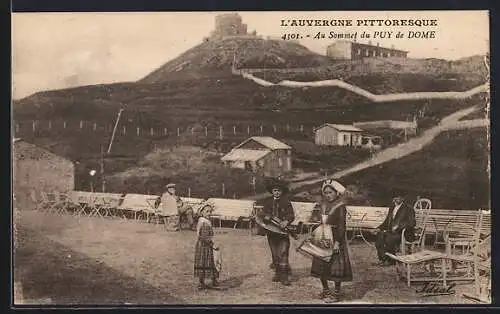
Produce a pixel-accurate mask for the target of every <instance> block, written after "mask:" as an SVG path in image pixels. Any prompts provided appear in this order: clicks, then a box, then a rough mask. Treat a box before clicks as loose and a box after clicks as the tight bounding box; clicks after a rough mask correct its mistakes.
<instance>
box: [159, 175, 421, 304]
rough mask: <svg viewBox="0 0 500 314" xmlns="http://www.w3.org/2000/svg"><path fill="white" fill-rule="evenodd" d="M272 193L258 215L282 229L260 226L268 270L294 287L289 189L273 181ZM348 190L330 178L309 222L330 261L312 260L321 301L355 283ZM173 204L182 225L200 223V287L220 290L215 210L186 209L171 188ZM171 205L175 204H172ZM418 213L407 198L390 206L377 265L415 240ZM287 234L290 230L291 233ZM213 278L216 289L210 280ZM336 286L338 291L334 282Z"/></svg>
mask: <svg viewBox="0 0 500 314" xmlns="http://www.w3.org/2000/svg"><path fill="white" fill-rule="evenodd" d="M267 190H268V191H269V192H270V194H271V195H272V197H271V198H269V199H267V200H266V201H265V202H264V203H263V206H262V208H261V210H260V211H259V212H258V213H257V217H258V218H259V221H262V222H264V226H265V224H266V223H269V224H271V222H272V223H273V224H274V225H275V226H277V227H278V228H279V229H280V230H281V231H276V230H275V229H273V228H260V229H261V230H260V231H261V233H260V234H262V235H265V236H266V237H267V240H268V245H269V248H270V251H271V264H270V265H269V267H270V268H271V269H272V270H273V271H274V274H273V277H272V279H271V280H272V281H273V282H280V283H281V284H283V285H285V286H289V285H290V284H291V267H290V262H289V255H290V245H291V242H290V236H291V234H292V233H291V232H288V231H289V230H291V228H290V227H291V223H292V222H293V221H294V220H295V214H294V210H293V207H292V203H291V201H290V198H289V196H288V192H289V189H288V186H287V184H286V183H285V182H284V181H282V180H280V179H271V180H269V181H268V184H267ZM345 192H346V188H345V187H344V186H343V185H342V184H341V183H339V182H338V181H335V180H326V181H324V182H323V184H322V186H321V195H322V199H321V201H320V202H319V203H318V204H317V205H316V206H315V208H314V209H313V211H312V213H311V218H310V222H316V223H317V224H315V227H314V228H313V230H312V231H311V233H310V234H309V235H308V236H307V237H306V240H308V241H310V242H311V243H312V245H313V246H316V247H318V248H319V249H320V250H323V251H326V252H329V253H328V255H327V257H326V258H325V257H324V256H322V257H320V256H311V257H312V263H311V271H310V275H311V276H312V277H315V278H318V279H319V280H320V282H321V286H322V291H321V293H320V296H319V297H320V298H321V299H328V300H329V301H331V302H337V301H339V298H340V292H341V285H342V282H348V281H352V279H353V270H352V266H351V260H350V254H349V246H348V241H347V234H346V232H347V224H346V222H347V209H346V204H345V200H344V197H343V196H344V193H345ZM163 201H165V204H167V206H173V204H174V202H175V204H176V206H175V208H176V210H177V212H178V214H179V222H178V224H177V225H178V226H179V227H180V221H181V219H182V217H186V219H187V220H188V223H189V222H191V225H194V223H195V222H196V228H193V229H194V230H196V234H197V241H196V246H195V261H194V275H195V277H197V278H198V279H199V289H207V288H217V287H218V286H219V281H218V278H219V274H220V270H221V261H220V252H219V248H218V246H217V245H216V244H215V241H214V231H213V227H212V224H211V222H210V220H209V217H210V216H211V214H212V211H213V206H210V204H204V205H202V206H200V207H199V209H198V211H197V213H194V212H193V210H192V208H190V207H187V206H184V205H183V204H182V201H180V198H179V197H178V196H176V195H175V185H172V184H169V185H167V192H166V193H165V194H164V195H163V196H162V203H163ZM169 204H170V205H169ZM414 227H415V211H414V209H413V208H412V207H409V206H408V205H407V204H406V203H405V201H404V198H403V197H400V196H397V197H395V198H394V199H393V203H392V204H391V206H390V207H389V211H388V213H387V216H386V217H385V220H384V221H383V223H382V224H381V225H380V226H379V227H378V229H377V231H378V232H377V234H376V240H375V247H376V249H377V256H378V262H376V263H374V264H375V265H378V266H389V265H392V264H393V261H391V260H390V259H389V258H388V257H387V255H386V254H385V253H393V254H394V253H395V252H396V251H397V249H398V247H399V245H400V242H401V237H402V231H403V230H405V232H404V234H405V237H406V240H408V241H413V240H414ZM287 230H288V231H287ZM206 279H211V283H212V284H211V285H210V286H209V285H207V284H206V282H205V280H206ZM332 281H333V283H334V287H333V290H332V289H331V288H330V286H329V282H332Z"/></svg>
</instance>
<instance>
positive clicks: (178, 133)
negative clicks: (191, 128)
mask: <svg viewBox="0 0 500 314" xmlns="http://www.w3.org/2000/svg"><path fill="white" fill-rule="evenodd" d="M180 135H181V130H180V129H179V128H177V136H180Z"/></svg>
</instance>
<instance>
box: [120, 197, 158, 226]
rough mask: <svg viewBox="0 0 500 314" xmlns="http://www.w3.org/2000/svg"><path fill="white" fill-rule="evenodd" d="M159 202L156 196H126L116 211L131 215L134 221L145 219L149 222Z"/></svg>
mask: <svg viewBox="0 0 500 314" xmlns="http://www.w3.org/2000/svg"><path fill="white" fill-rule="evenodd" d="M159 202H160V196H158V195H143V194H126V195H125V197H124V198H123V201H122V203H121V204H120V205H119V206H118V210H120V211H121V212H122V213H123V214H133V217H134V219H135V220H138V219H141V218H143V217H145V218H146V221H147V222H149V219H150V216H153V215H155V212H156V204H159Z"/></svg>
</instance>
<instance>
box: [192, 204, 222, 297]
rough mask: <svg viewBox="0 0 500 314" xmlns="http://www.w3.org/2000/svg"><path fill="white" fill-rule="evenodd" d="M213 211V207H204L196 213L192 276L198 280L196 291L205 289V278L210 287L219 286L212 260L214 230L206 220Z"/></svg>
mask: <svg viewBox="0 0 500 314" xmlns="http://www.w3.org/2000/svg"><path fill="white" fill-rule="evenodd" d="M212 211H213V207H212V206H210V205H208V204H207V205H205V206H203V207H202V208H201V210H200V211H199V212H198V216H199V218H198V224H197V226H196V234H197V238H198V239H197V241H196V248H195V257H194V276H195V277H198V279H199V286H198V289H200V290H203V289H207V288H208V286H207V285H206V284H205V278H211V279H212V287H218V286H219V282H218V279H219V271H218V269H217V268H218V267H217V265H216V261H215V260H214V241H213V236H214V230H213V227H212V223H211V222H210V220H209V219H208V217H209V216H210V214H211V213H212Z"/></svg>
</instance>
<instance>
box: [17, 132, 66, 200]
mask: <svg viewBox="0 0 500 314" xmlns="http://www.w3.org/2000/svg"><path fill="white" fill-rule="evenodd" d="M12 166H13V169H12V171H13V174H12V177H13V193H14V197H15V199H16V202H19V203H18V204H23V205H24V204H25V203H26V201H27V200H28V199H31V195H33V192H35V195H38V194H39V193H38V192H40V191H43V192H49V193H52V192H68V191H72V190H74V188H75V165H74V163H73V161H71V160H69V159H68V158H66V157H63V156H59V155H57V154H55V153H53V152H51V151H50V150H48V149H46V148H42V147H40V146H37V145H34V144H31V143H28V142H27V141H25V140H23V139H19V138H15V139H13V143H12ZM38 196H39V195H38ZM28 203H29V202H28Z"/></svg>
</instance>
